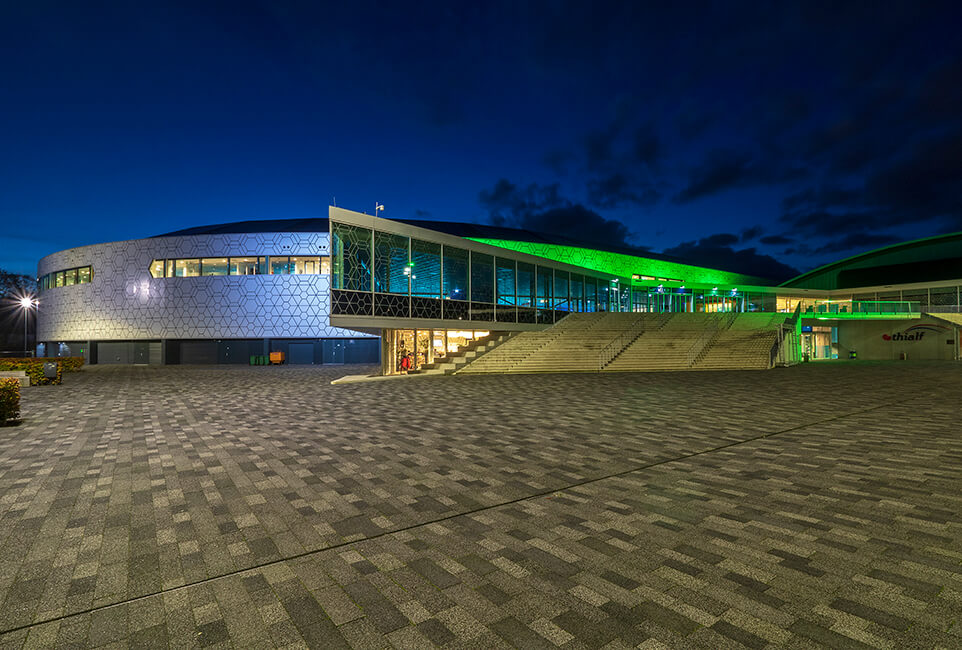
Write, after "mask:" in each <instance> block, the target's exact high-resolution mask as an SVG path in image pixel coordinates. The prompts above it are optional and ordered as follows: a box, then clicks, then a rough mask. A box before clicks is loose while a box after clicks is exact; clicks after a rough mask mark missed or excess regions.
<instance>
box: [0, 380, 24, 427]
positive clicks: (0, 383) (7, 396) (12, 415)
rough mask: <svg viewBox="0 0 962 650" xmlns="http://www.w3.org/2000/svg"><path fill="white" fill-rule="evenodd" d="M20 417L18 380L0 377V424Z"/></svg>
mask: <svg viewBox="0 0 962 650" xmlns="http://www.w3.org/2000/svg"><path fill="white" fill-rule="evenodd" d="M18 419H20V381H19V380H18V379H13V378H7V377H0V426H3V425H4V424H6V422H7V421H8V420H18Z"/></svg>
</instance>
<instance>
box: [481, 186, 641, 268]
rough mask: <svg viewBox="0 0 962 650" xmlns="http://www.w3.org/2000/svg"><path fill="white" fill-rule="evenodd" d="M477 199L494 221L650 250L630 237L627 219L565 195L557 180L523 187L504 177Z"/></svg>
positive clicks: (587, 240) (577, 239)
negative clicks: (605, 214)
mask: <svg viewBox="0 0 962 650" xmlns="http://www.w3.org/2000/svg"><path fill="white" fill-rule="evenodd" d="M478 199H479V202H480V203H481V206H482V207H483V208H484V209H485V210H487V211H488V215H489V218H490V220H491V222H492V223H493V224H495V225H499V226H506V227H511V228H522V229H525V230H532V231H535V232H543V233H552V234H557V235H563V236H564V237H568V238H570V239H573V240H575V241H578V242H582V243H585V244H594V245H604V246H620V247H624V248H629V249H633V250H637V251H643V250H647V249H645V248H643V247H639V246H635V245H633V244H631V243H630V242H629V241H628V240H629V239H630V238H631V231H630V230H629V229H628V227H627V226H626V225H625V224H624V223H622V222H621V221H618V220H617V219H606V218H605V217H603V216H601V215H600V214H598V213H597V212H595V211H594V210H591V209H589V208H586V207H585V206H583V205H581V204H577V203H574V202H572V201H570V200H568V199H566V198H563V197H562V196H561V195H560V190H559V187H558V185H557V184H552V185H538V184H536V183H531V184H530V185H527V186H524V187H520V186H518V185H515V184H514V183H511V182H510V181H508V180H507V179H504V178H502V179H500V180H498V181H497V182H496V183H495V185H494V187H493V188H492V189H490V190H482V191H481V192H480V194H479V196H478Z"/></svg>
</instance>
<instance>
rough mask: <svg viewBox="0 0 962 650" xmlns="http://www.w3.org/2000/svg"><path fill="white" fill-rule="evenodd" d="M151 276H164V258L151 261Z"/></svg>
mask: <svg viewBox="0 0 962 650" xmlns="http://www.w3.org/2000/svg"><path fill="white" fill-rule="evenodd" d="M150 277H152V278H162V277H164V260H154V261H153V262H151V263H150Z"/></svg>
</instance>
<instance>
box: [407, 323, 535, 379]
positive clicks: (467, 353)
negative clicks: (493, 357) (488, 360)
mask: <svg viewBox="0 0 962 650" xmlns="http://www.w3.org/2000/svg"><path fill="white" fill-rule="evenodd" d="M514 336H517V334H516V333H515V332H492V333H491V334H489V335H488V336H485V337H483V338H480V339H477V340H475V341H472V342H471V343H469V344H468V345H466V346H464V347H463V348H461V349H460V350H458V351H457V352H455V353H453V354H449V355H448V356H446V357H444V358H443V359H439V360H437V361H435V362H434V363H429V364H425V365H423V366H421V367H420V368H418V369H417V370H412V371H411V372H409V373H408V374H409V375H451V374H454V373H455V372H457V371H458V370H459V369H460V368H463V367H464V366H466V365H467V364H469V363H471V362H472V361H474V360H475V359H478V358H479V357H481V356H483V355H485V354H487V353H489V352H491V351H492V350H494V349H495V348H497V347H499V346H500V345H502V344H503V343H505V342H506V341H508V340H509V339H511V338H512V337H514Z"/></svg>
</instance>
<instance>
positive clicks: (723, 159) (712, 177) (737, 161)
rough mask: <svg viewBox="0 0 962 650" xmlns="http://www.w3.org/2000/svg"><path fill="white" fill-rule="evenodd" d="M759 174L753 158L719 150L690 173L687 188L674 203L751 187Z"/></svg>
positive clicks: (745, 154) (710, 154)
mask: <svg viewBox="0 0 962 650" xmlns="http://www.w3.org/2000/svg"><path fill="white" fill-rule="evenodd" d="M756 174H757V171H756V170H755V169H754V168H753V166H752V159H751V155H749V154H747V153H744V152H738V151H733V150H731V149H716V150H715V151H712V152H711V153H709V154H708V157H707V159H706V160H705V161H704V162H702V163H701V164H699V165H698V166H696V167H695V168H693V169H692V170H691V171H690V173H689V176H688V181H687V184H686V186H685V188H684V189H683V190H681V191H680V192H678V194H676V195H675V197H674V200H675V202H676V203H687V202H688V201H694V200H695V199H699V198H702V197H704V196H708V195H710V194H716V193H718V192H721V191H722V190H727V189H731V188H734V187H741V186H745V185H749V184H751V183H753V182H754V181H755V176H756Z"/></svg>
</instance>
